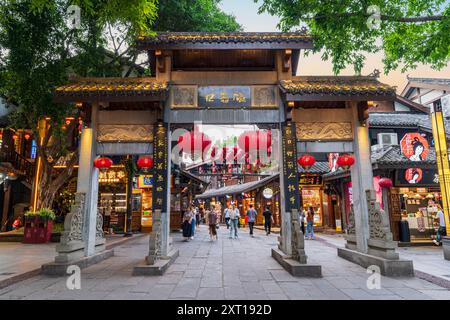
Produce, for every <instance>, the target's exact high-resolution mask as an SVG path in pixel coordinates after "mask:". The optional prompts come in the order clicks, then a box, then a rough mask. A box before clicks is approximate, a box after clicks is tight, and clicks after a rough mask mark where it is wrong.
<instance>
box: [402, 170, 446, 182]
mask: <svg viewBox="0 0 450 320" xmlns="http://www.w3.org/2000/svg"><path fill="white" fill-rule="evenodd" d="M396 178H397V183H396V184H397V185H398V186H437V185H438V184H439V175H438V172H437V170H435V169H430V170H425V169H421V168H408V169H402V170H397V172H396Z"/></svg>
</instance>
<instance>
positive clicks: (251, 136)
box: [238, 130, 272, 152]
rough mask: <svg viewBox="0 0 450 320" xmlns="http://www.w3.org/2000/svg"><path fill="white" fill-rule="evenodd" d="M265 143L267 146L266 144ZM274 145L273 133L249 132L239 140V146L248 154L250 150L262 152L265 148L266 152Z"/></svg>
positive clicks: (262, 131)
mask: <svg viewBox="0 0 450 320" xmlns="http://www.w3.org/2000/svg"><path fill="white" fill-rule="evenodd" d="M264 142H265V144H264ZM271 145H272V131H270V130H269V131H267V132H266V131H264V130H257V131H247V132H244V133H243V134H241V135H240V136H239V138H238V146H239V147H240V148H241V149H242V150H244V151H246V152H248V151H250V149H252V150H254V148H256V150H258V151H259V150H261V149H262V148H265V149H266V150H267V149H269V147H270V146H271Z"/></svg>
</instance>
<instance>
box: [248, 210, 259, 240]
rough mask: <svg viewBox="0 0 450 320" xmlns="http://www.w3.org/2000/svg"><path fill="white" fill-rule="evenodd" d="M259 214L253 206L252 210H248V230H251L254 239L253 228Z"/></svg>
mask: <svg viewBox="0 0 450 320" xmlns="http://www.w3.org/2000/svg"><path fill="white" fill-rule="evenodd" d="M256 215H257V212H256V210H255V209H253V205H252V204H251V205H250V209H248V210H247V217H248V228H249V229H250V236H251V237H253V226H254V225H255V221H256Z"/></svg>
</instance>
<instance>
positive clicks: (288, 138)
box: [282, 122, 300, 212]
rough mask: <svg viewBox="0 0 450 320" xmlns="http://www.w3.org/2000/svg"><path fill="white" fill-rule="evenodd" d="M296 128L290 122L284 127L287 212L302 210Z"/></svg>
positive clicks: (284, 172) (284, 173)
mask: <svg viewBox="0 0 450 320" xmlns="http://www.w3.org/2000/svg"><path fill="white" fill-rule="evenodd" d="M295 137H296V135H295V126H293V125H292V124H291V123H290V122H288V124H287V125H286V126H284V127H283V139H282V143H283V175H284V192H285V195H286V211H288V212H290V211H292V209H296V210H299V209H300V192H299V185H298V182H299V179H298V172H297V159H296V157H297V141H296V138H295Z"/></svg>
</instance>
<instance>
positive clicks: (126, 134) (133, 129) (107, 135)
mask: <svg viewBox="0 0 450 320" xmlns="http://www.w3.org/2000/svg"><path fill="white" fill-rule="evenodd" d="M97 140H98V141H100V142H110V141H111V142H112V141H130V142H135V141H146V142H151V141H153V126H152V125H141V124H139V125H136V124H103V125H99V126H98V132H97Z"/></svg>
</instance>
